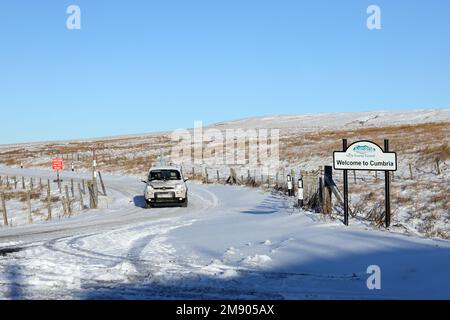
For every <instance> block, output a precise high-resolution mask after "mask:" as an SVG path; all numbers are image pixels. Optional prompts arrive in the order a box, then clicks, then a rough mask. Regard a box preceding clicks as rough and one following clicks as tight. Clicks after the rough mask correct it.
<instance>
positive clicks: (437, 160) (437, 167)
mask: <svg viewBox="0 0 450 320" xmlns="http://www.w3.org/2000/svg"><path fill="white" fill-rule="evenodd" d="M439 162H440V159H439V157H437V158H436V171H437V174H441V168H440V167H439Z"/></svg>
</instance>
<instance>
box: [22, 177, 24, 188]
mask: <svg viewBox="0 0 450 320" xmlns="http://www.w3.org/2000/svg"><path fill="white" fill-rule="evenodd" d="M22 189H23V190H25V178H24V177H23V176H22Z"/></svg>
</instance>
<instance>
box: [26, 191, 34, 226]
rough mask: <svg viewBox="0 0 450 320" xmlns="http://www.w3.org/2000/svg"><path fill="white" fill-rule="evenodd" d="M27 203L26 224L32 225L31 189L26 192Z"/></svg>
mask: <svg viewBox="0 0 450 320" xmlns="http://www.w3.org/2000/svg"><path fill="white" fill-rule="evenodd" d="M27 203H28V224H32V223H33V217H32V216H31V188H30V190H28V192H27Z"/></svg>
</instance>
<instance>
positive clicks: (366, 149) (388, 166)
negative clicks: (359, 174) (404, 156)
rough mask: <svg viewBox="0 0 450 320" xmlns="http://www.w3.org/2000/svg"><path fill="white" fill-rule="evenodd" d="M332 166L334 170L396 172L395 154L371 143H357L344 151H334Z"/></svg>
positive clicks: (365, 141) (364, 141)
mask: <svg viewBox="0 0 450 320" xmlns="http://www.w3.org/2000/svg"><path fill="white" fill-rule="evenodd" d="M333 165H334V169H335V170H369V171H397V154H396V153H395V152H386V151H383V150H382V149H381V148H380V146H378V145H377V144H376V143H373V142H371V141H367V140H363V141H357V142H355V143H353V144H352V145H350V146H349V147H348V148H347V149H346V150H345V151H335V152H334V155H333Z"/></svg>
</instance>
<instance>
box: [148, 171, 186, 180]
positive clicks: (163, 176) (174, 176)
mask: <svg viewBox="0 0 450 320" xmlns="http://www.w3.org/2000/svg"><path fill="white" fill-rule="evenodd" d="M148 180H149V181H155V180H163V181H165V180H181V174H180V172H179V171H178V170H154V171H151V172H150V175H149V177H148Z"/></svg>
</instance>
